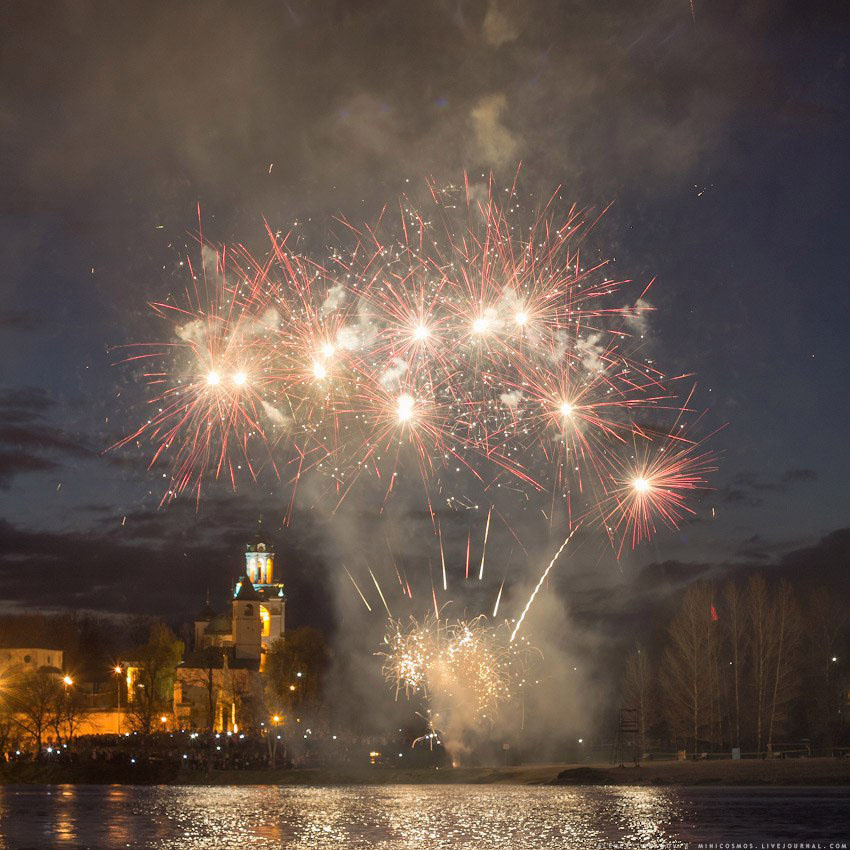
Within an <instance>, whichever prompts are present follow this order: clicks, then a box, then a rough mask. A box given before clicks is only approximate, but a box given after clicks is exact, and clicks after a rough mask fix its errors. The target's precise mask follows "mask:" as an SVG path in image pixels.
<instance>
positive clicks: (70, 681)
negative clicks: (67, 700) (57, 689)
mask: <svg viewBox="0 0 850 850" xmlns="http://www.w3.org/2000/svg"><path fill="white" fill-rule="evenodd" d="M62 681H63V682H64V683H65V687H66V688H67V687H69V686H70V685H73V684H74V680H73V679H72V678H71V677H70V676H65V677H64V678H63V679H62Z"/></svg>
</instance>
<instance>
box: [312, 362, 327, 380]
mask: <svg viewBox="0 0 850 850" xmlns="http://www.w3.org/2000/svg"><path fill="white" fill-rule="evenodd" d="M313 374H314V375H315V376H316V377H317V378H318V379H319V380H320V381H321V380H322V378H327V376H328V370H327V369H326V368H325V367H324V366H323V365H322V364H321V363H314V364H313Z"/></svg>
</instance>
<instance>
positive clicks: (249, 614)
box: [245, 605, 254, 617]
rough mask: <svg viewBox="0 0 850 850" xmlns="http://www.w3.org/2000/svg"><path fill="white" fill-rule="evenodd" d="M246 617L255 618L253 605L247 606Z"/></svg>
mask: <svg viewBox="0 0 850 850" xmlns="http://www.w3.org/2000/svg"><path fill="white" fill-rule="evenodd" d="M245 616H246V617H253V616H254V606H253V605H246V606H245Z"/></svg>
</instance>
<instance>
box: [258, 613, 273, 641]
mask: <svg viewBox="0 0 850 850" xmlns="http://www.w3.org/2000/svg"><path fill="white" fill-rule="evenodd" d="M260 622H261V623H262V626H263V637H268V636H269V634H271V614H269V609H268V608H266V606H265V605H260Z"/></svg>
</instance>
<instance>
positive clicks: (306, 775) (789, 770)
mask: <svg viewBox="0 0 850 850" xmlns="http://www.w3.org/2000/svg"><path fill="white" fill-rule="evenodd" d="M0 783H2V784H20V785H61V784H126V785H135V784H163V785H293V786H296V785H298V786H301V785H315V786H332V785H444V784H464V783H466V784H472V785H491V784H507V785H573V786H581V785H645V786H667V785H669V786H698V785H717V786H722V785H741V786H746V785H751V786H752V785H767V786H769V785H774V786H794V785H797V786H804V785H848V786H850V758H846V759H831V758H817V759H775V760H772V761H755V760H754V761H749V760H745V761H730V760H722V761H705V762H673V761H671V762H646V763H644V764H642V765H641V766H640V767H613V766H611V765H606V764H596V765H566V764H546V765H525V766H519V767H466V768H463V767H461V768H439V769H438V768H431V769H420V770H398V769H390V768H363V769H346V768H339V769H332V768H317V769H310V770H306V769H304V770H275V771H271V770H214V771H212V772H211V773H209V774H207V773H206V772H204V771H184V770H170V769H167V768H166V767H164V766H163V767H162V768H159V769H151V768H146V769H142V770H137V769H136V768H135V767H133V768H126V767H124V768H122V769H121V770H120V771H118V770H115V771H107V770H104V769H103V767H102V766H99V767H98V769H97V770H93V769H92V767H91V766H83V765H68V766H65V765H34V764H22V765H4V766H2V768H0Z"/></svg>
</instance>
